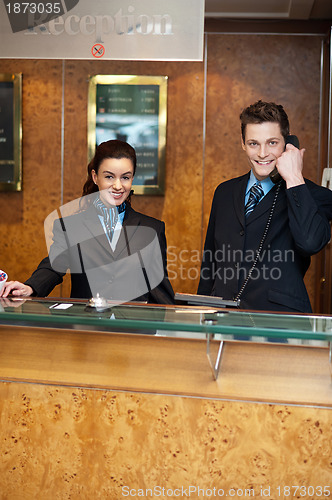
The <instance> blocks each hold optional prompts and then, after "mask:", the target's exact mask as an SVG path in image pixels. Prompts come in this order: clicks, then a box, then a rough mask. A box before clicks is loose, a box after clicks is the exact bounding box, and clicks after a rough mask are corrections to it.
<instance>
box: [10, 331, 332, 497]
mask: <svg viewBox="0 0 332 500" xmlns="http://www.w3.org/2000/svg"><path fill="white" fill-rule="evenodd" d="M0 379H1V380H2V381H1V383H0V419H1V420H0V449H1V458H0V478H1V484H0V499H1V500H2V499H3V500H5V499H6V500H7V499H9V500H16V499H17V500H20V499H25V500H26V499H33V500H35V499H43V500H44V499H45V498H52V499H53V498H54V499H57V498H59V499H69V498H72V499H76V498H80V499H81V498H84V499H89V500H90V499H92V498H93V499H97V498H100V499H104V498H109V499H112V500H113V499H121V498H125V497H126V496H127V497H128V498H142V497H143V498H144V497H145V498H157V496H161V495H158V493H159V492H160V491H161V490H159V489H156V490H154V488H157V487H159V488H165V492H166V489H167V490H168V493H169V494H167V495H166V493H165V495H164V497H162V496H161V497H162V498H178V497H179V496H180V495H179V494H178V493H179V492H180V493H181V492H182V493H183V492H186V491H187V494H188V492H189V490H186V488H189V486H192V487H193V488H194V487H196V488H201V493H200V495H198V491H199V490H198V489H197V490H196V492H195V491H194V490H193V489H192V490H191V495H190V496H191V498H199V497H200V496H203V493H202V492H203V490H204V491H205V492H206V493H205V496H209V495H208V493H209V492H211V491H213V488H216V489H217V490H218V489H219V490H220V491H219V496H215V498H221V494H220V492H221V489H222V490H223V491H224V492H225V495H226V492H230V491H231V490H232V493H233V490H234V491H237V496H235V495H232V496H233V498H241V497H244V496H245V495H244V491H245V490H246V491H247V495H246V496H256V497H263V496H264V498H270V499H277V498H286V497H285V496H280V495H279V496H278V494H277V493H278V492H279V491H281V492H282V491H283V490H280V488H283V487H284V486H287V485H306V486H307V487H308V486H312V487H313V488H315V490H314V491H316V492H318V491H319V490H318V489H317V488H318V487H319V486H330V483H331V477H332V462H331V456H332V450H331V443H332V427H331V415H332V414H331V407H332V386H331V377H330V373H329V362H328V350H327V349H323V348H308V347H299V346H296V347H295V346H288V345H268V344H251V343H245V342H236V343H228V344H227V345H226V349H225V352H224V357H223V361H222V368H221V372H220V376H219V379H218V381H214V380H213V378H212V373H211V369H210V366H209V364H208V360H207V357H206V343H205V341H203V340H202V341H200V340H188V339H179V338H165V337H155V336H149V335H136V334H132V335H125V334H117V333H104V332H90V331H78V330H57V329H47V328H26V327H6V326H2V327H0ZM278 487H279V490H278ZM181 488H184V489H182V490H181ZM147 489H148V490H149V491H148V492H147V491H146V490H147ZM262 489H263V490H262ZM150 490H151V493H153V495H150ZM217 490H215V491H217ZM129 491H131V494H130V495H129V494H127V493H128V492H129ZM241 491H243V494H242V495H240V492H241ZM262 491H264V492H265V494H264V495H263V493H262ZM326 491H327V490H326ZM330 491H332V488H331V487H330ZM249 492H251V495H249ZM134 493H135V494H134ZM143 493H144V494H146V495H145V496H143ZM268 493H269V494H268ZM182 497H185V495H184V494H182ZM210 498H213V495H212V496H211V495H210ZM305 498H320V497H319V495H316V496H312V497H310V496H307V497H305ZM321 498H322V497H321ZM324 498H329V497H328V496H326V495H325V496H324Z"/></svg>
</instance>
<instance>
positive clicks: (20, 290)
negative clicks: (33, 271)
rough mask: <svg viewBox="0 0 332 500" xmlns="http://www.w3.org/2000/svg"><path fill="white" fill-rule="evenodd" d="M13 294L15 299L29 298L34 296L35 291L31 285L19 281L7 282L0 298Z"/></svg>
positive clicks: (0, 292) (0, 293)
mask: <svg viewBox="0 0 332 500" xmlns="http://www.w3.org/2000/svg"><path fill="white" fill-rule="evenodd" d="M9 294H12V295H13V296H15V297H29V296H30V295H32V294H33V289H32V288H31V286H29V285H24V284H23V283H20V282H19V281H7V282H6V284H5V286H4V287H3V289H2V290H1V291H0V297H7V296H8V295H9Z"/></svg>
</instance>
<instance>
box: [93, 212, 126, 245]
mask: <svg viewBox="0 0 332 500" xmlns="http://www.w3.org/2000/svg"><path fill="white" fill-rule="evenodd" d="M125 213H126V212H125V211H123V212H120V213H119V218H118V221H117V223H116V226H115V228H114V234H113V238H112V241H111V240H110V237H109V235H108V234H107V231H106V227H105V223H104V219H103V217H102V216H101V215H99V214H98V217H99V220H100V222H101V225H102V226H103V230H104V231H105V234H106V236H107V239H108V242H109V244H110V245H111V248H112V250H113V252H114V250H115V247H116V244H117V242H118V239H119V236H120V231H121V229H122V224H123V219H124V216H125Z"/></svg>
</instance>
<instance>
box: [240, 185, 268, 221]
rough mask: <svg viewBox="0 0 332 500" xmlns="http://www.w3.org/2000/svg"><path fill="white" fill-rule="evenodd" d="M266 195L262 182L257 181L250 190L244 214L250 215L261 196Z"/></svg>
mask: <svg viewBox="0 0 332 500" xmlns="http://www.w3.org/2000/svg"><path fill="white" fill-rule="evenodd" d="M263 196H264V191H263V188H262V186H261V185H260V183H258V182H256V184H254V185H253V186H251V188H250V190H249V198H248V201H247V204H246V206H245V209H244V215H245V217H248V215H249V214H250V213H251V212H252V211H253V209H254V208H255V206H256V205H257V203H258V202H259V200H260V199H261V198H263Z"/></svg>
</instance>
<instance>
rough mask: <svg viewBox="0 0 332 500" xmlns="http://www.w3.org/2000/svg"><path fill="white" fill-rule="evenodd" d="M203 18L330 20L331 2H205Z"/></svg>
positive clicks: (299, 0) (297, 0) (287, 0)
mask: <svg viewBox="0 0 332 500" xmlns="http://www.w3.org/2000/svg"><path fill="white" fill-rule="evenodd" d="M205 17H206V18H224V19H281V20H284V21H285V20H317V19H324V20H326V19H331V20H332V0H205Z"/></svg>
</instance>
